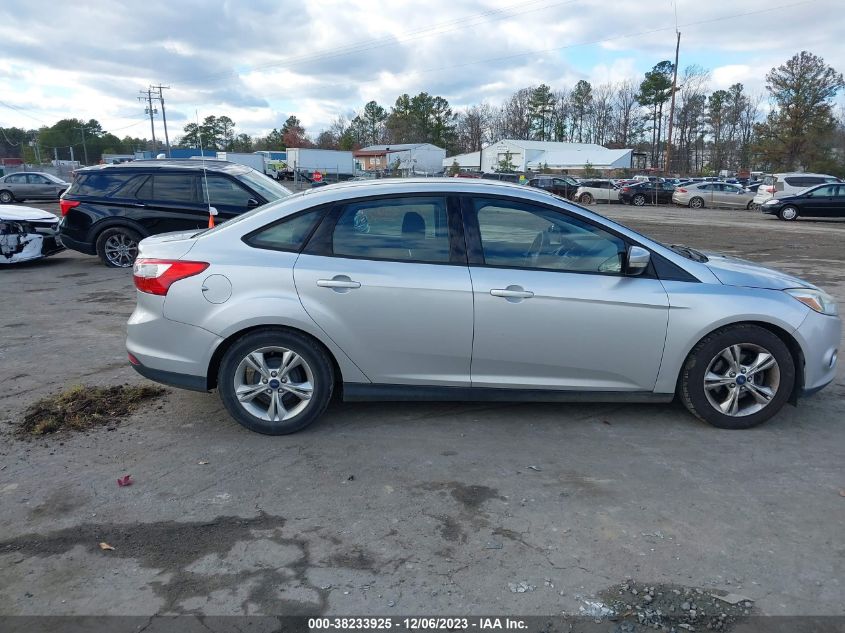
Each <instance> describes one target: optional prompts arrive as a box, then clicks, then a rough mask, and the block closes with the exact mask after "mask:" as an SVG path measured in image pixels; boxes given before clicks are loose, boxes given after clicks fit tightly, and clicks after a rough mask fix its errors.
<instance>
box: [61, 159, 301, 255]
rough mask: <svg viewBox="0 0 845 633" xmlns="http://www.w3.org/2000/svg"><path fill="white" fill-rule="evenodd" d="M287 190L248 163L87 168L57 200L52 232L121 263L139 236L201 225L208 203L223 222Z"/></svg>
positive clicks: (87, 251)
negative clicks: (58, 208) (59, 212)
mask: <svg viewBox="0 0 845 633" xmlns="http://www.w3.org/2000/svg"><path fill="white" fill-rule="evenodd" d="M290 193H291V192H290V191H289V190H288V189H286V188H285V187H283V186H281V185H280V184H278V183H276V182H275V181H274V180H272V179H270V178H268V177H267V176H265V175H264V174H261V173H259V172H257V171H255V170H254V169H252V168H250V167H245V166H243V165H236V164H234V163H229V162H226V161H217V160H209V161H196V160H185V161H176V160H150V161H133V162H129V163H122V164H120V165H98V166H96V167H87V168H85V169H80V170H78V171H77V172H76V174H75V178H74V180H73V184H72V185H71V186H70V189H68V190H67V191H66V192H65V193H64V194H63V195H62V197H61V200H60V201H59V204H60V206H61V209H62V220H61V222H60V224H59V235H60V236H61V240H62V242H63V243H64V245H65V246H67V247H68V248H72V249H73V250H75V251H79V252H81V253H85V254H86V255H98V256H99V257H100V259H101V260H102V261H103V263H104V264H105V265H106V266H113V267H117V268H127V267H129V266H132V264H133V263H134V261H135V256H136V255H137V254H138V242H139V241H141V240H142V239H143V238H145V237H147V236H149V235H155V234H157V233H167V232H170V231H195V230H197V229H202V228H206V227H207V226H208V215H209V214H208V207H209V204H210V205H211V206H212V207H214V208H215V209H217V214H218V215H217V218H216V221H217V222H222V221H224V220H227V219H229V218H232V217H234V216H236V215H240V214H241V213H243V212H244V211H247V210H249V209H253V208H255V207H258V206H261V205H263V204H266V203H268V202H273V201H275V200H278V199H279V198H283V197H285V196H288V195H290ZM209 194H210V195H209ZM209 198H210V200H209Z"/></svg>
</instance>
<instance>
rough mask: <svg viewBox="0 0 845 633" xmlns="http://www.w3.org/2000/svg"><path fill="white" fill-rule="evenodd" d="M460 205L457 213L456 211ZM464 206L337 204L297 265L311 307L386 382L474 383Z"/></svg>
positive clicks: (438, 201)
mask: <svg viewBox="0 0 845 633" xmlns="http://www.w3.org/2000/svg"><path fill="white" fill-rule="evenodd" d="M449 207H451V208H449ZM462 245H463V242H462V236H461V231H460V213H459V210H458V202H457V199H452V202H451V204H449V205H447V199H446V196H445V195H425V196H419V195H406V196H395V195H394V196H387V197H377V198H368V199H359V200H350V201H348V202H343V203H339V204H337V205H335V207H334V208H333V209H332V211H331V212H330V214H329V215H328V216H327V217H326V219H324V220H323V222H322V223H321V225H320V227H319V228H318V229H317V232H316V233H315V235H314V236H313V237H312V238H311V240H310V241H309V243H308V245H307V246H306V248H305V249H304V251H303V253H302V254H301V255H300V256H299V258H298V259H297V261H296V264H295V266H294V280H295V282H296V288H297V291H298V292H299V296H300V299H301V301H302V305H303V307H304V308H305V310H306V311H307V312H308V314H309V315H310V316H311V318H312V319H314V321H315V322H316V323H317V325H319V326H320V327H321V328H322V329H323V330H324V331H325V332H326V334H328V336H330V337H331V338H332V340H333V341H334V342H335V343H336V344H337V346H338V347H340V348H341V349H342V350H343V351H344V352H345V353H346V354H347V356H349V357H350V358H351V359H352V360H353V362H355V364H356V365H358V367H359V368H360V369H361V371H363V372H364V374H366V375H367V377H368V378H369V379H370V380H371V381H372V382H374V383H377V384H394V385H397V384H401V385H412V384H417V385H444V386H462V387H467V386H469V384H470V358H471V355H472V328H473V320H472V319H473V296H472V283H471V281H470V276H469V269H468V267H467V265H466V254H465V249H464V248H463V246H462Z"/></svg>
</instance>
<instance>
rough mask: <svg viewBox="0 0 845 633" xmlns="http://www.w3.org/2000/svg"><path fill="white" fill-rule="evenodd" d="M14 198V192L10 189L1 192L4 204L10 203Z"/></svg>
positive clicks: (1, 200) (0, 196) (0, 198)
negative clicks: (9, 190)
mask: <svg viewBox="0 0 845 633" xmlns="http://www.w3.org/2000/svg"><path fill="white" fill-rule="evenodd" d="M13 200H14V198H13V197H12V194H11V193H9V192H8V191H2V192H0V202H2V203H3V204H9V203H10V202H12V201H13Z"/></svg>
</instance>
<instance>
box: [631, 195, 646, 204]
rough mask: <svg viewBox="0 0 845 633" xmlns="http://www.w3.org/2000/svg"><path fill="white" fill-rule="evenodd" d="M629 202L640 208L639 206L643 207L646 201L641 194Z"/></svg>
mask: <svg viewBox="0 0 845 633" xmlns="http://www.w3.org/2000/svg"><path fill="white" fill-rule="evenodd" d="M631 202H633V203H634V206H636V207H641V206H643V205H644V204H645V203H646V199H645V196H644V195H643V194H641V193H638V194H637V195H635V196H634V197H633V198H632V199H631Z"/></svg>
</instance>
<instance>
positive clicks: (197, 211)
mask: <svg viewBox="0 0 845 633" xmlns="http://www.w3.org/2000/svg"><path fill="white" fill-rule="evenodd" d="M135 196H136V202H135V205H136V207H137V209H136V211H135V212H134V213H133V215H136V216H139V217H141V218H142V224H144V226H145V227H146V228H147V229H148V230H149V231H150V232H152V233H166V232H168V231H193V230H196V229H201V228H205V227H207V226H208V206H207V205H205V204H203V203H201V202H199V200H198V198H197V184H196V181H195V172H193V171H188V170H185V171H182V172H178V173H170V172H164V173H154V174H151V175H150V176H148V177H147V179H146V181H144V183H143V184H142V185H141V186H140V187H139V188H138V190H137V192H136V194H135Z"/></svg>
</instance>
